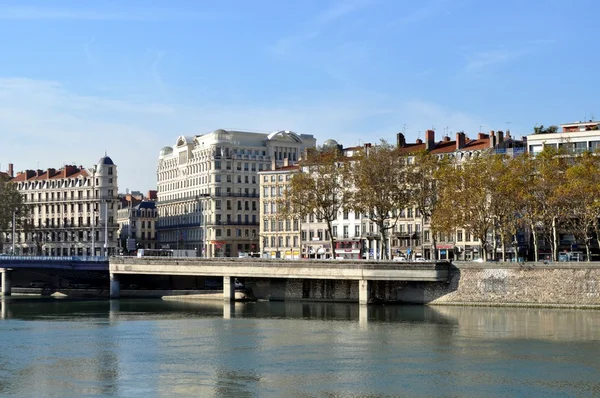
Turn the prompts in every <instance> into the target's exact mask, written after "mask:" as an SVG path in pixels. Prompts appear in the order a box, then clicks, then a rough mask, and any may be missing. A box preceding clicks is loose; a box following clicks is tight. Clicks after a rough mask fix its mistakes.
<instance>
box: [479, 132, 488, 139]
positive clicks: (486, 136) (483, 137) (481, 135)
mask: <svg viewBox="0 0 600 398" xmlns="http://www.w3.org/2000/svg"><path fill="white" fill-rule="evenodd" d="M486 138H488V135H487V134H484V133H479V134H477V139H478V140H483V139H486Z"/></svg>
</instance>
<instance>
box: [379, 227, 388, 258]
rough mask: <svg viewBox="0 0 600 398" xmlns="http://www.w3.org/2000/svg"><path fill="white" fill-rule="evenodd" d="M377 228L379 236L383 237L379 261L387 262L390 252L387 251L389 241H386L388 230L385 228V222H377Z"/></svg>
mask: <svg viewBox="0 0 600 398" xmlns="http://www.w3.org/2000/svg"><path fill="white" fill-rule="evenodd" d="M377 228H379V236H381V247H380V249H379V259H378V260H386V259H387V258H388V255H387V254H388V250H387V239H386V229H385V226H384V220H377Z"/></svg>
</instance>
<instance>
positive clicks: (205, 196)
mask: <svg viewBox="0 0 600 398" xmlns="http://www.w3.org/2000/svg"><path fill="white" fill-rule="evenodd" d="M315 144H316V140H315V138H314V137H313V136H312V135H306V134H296V133H294V132H291V131H277V132H273V133H270V134H269V133H254V132H247V131H234V130H222V129H220V130H216V131H214V132H212V133H208V134H204V135H197V136H189V137H187V136H180V137H178V138H177V141H176V143H175V145H173V146H167V147H164V148H163V149H162V150H161V152H160V155H159V160H158V168H157V180H158V202H157V208H158V213H159V220H158V225H157V232H158V242H159V245H160V246H161V247H162V248H171V249H181V250H183V249H186V250H197V253H198V255H199V256H206V257H229V256H237V255H238V254H239V253H242V252H244V253H248V252H256V251H258V250H259V249H258V248H259V246H260V209H259V207H260V192H259V189H260V185H259V179H258V172H259V171H265V170H271V168H272V166H273V163H274V166H275V167H277V166H283V164H284V161H286V160H285V159H287V162H288V164H294V163H295V162H297V161H298V159H299V158H300V156H301V154H302V153H303V152H304V150H305V149H306V148H312V147H314V146H315Z"/></svg>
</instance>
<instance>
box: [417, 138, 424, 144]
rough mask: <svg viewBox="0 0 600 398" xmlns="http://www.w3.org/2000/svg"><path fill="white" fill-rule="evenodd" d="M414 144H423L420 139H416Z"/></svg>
mask: <svg viewBox="0 0 600 398" xmlns="http://www.w3.org/2000/svg"><path fill="white" fill-rule="evenodd" d="M415 142H416V143H417V144H422V143H423V140H422V139H420V138H417V140H416V141H415Z"/></svg>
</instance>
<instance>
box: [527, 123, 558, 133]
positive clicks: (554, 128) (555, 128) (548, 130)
mask: <svg viewBox="0 0 600 398" xmlns="http://www.w3.org/2000/svg"><path fill="white" fill-rule="evenodd" d="M557 132H558V126H549V127H547V128H544V125H543V124H542V125H540V126H539V127H538V126H535V127H534V128H533V133H534V134H554V133H557Z"/></svg>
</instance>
